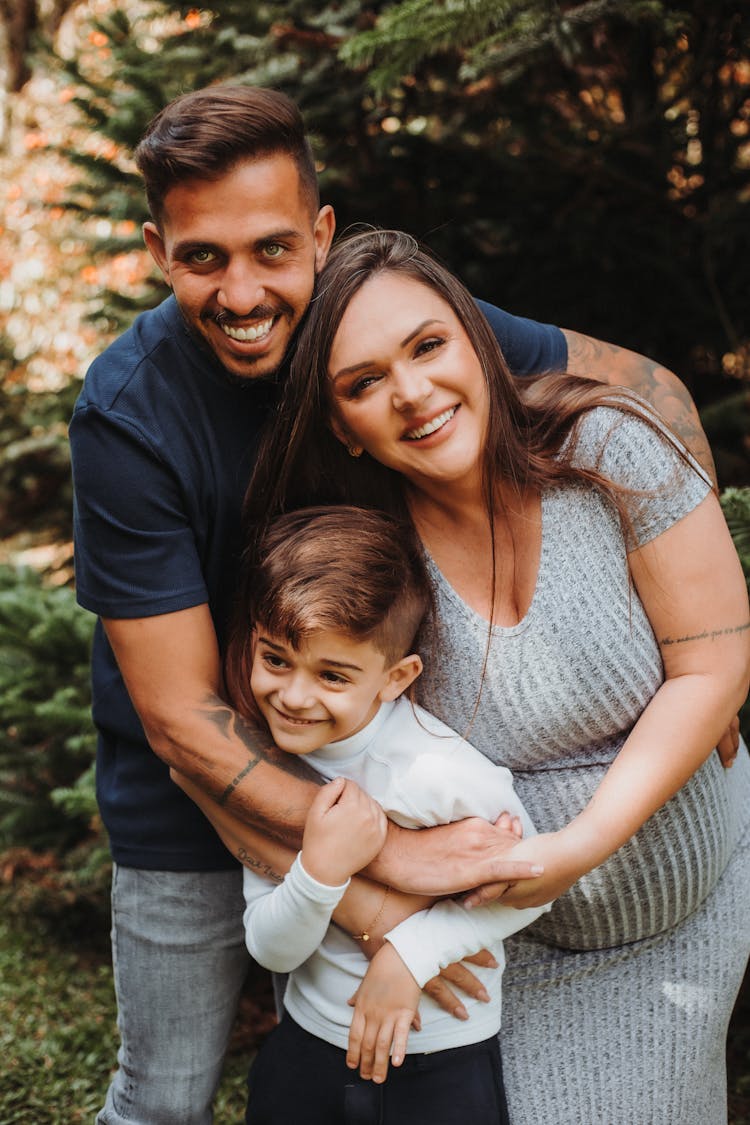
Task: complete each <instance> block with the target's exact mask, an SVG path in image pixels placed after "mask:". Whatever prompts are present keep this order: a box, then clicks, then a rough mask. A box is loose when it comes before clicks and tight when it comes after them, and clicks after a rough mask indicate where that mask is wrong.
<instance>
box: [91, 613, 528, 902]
mask: <svg viewBox="0 0 750 1125" xmlns="http://www.w3.org/2000/svg"><path fill="white" fill-rule="evenodd" d="M104 626H105V629H106V632H107V637H108V638H109V641H110V644H111V645H112V648H113V651H114V653H115V656H116V658H117V662H118V664H119V666H120V671H121V672H122V676H123V679H124V681H125V685H126V687H127V690H128V693H129V694H130V698H131V700H132V702H133V705H134V707H135V709H136V711H137V712H138V715H139V717H140V719H141V722H142V723H143V727H144V730H145V732H146V737H147V739H148V741H149V744H150V746H151V748H152V749H153V750H154V751H155V753H156V754H157V755H158V756H159V757H160V758H161V759H162V760H163V761H164V762H166V764H167V765H168V766H170V768H172V769H174V770H176V771H178V772H179V773H181V774H183V775H184V776H185V777H187V778H188V779H189V780H190V781H191V782H192V783H193V784H194V785H196V786H197V787H198V788H199V789H200V790H202V791H203V792H204V793H206V794H207V795H208V796H209V797H210V798H211V799H212V800H213V801H214V802H215V803H216V804H217V805H218V806H219V807H220V808H221V807H225V808H226V809H227V810H229V811H231V812H232V813H233V815H234V817H235V818H236V820H237V821H238V822H240V823H241V824H246V825H254V826H255V827H256V828H258V829H260V830H261V832H263V833H264V834H265V835H267V836H270V837H272V838H273V839H274V840H277V841H280V842H281V843H283V844H285V845H287V846H288V847H291V848H293V849H294V850H295V851H297V850H299V848H300V847H301V845H302V834H303V831H304V826H305V820H306V817H307V813H308V810H309V808H310V805H311V804H312V801H313V798H314V797H315V794H316V792H317V787H318V786H319V785H320V784H321V783H322V779H321V777H320V775H319V774H317V773H315V772H314V771H313V770H312V769H310V767H308V766H307V765H306V764H305V763H304V762H303V761H302V760H301V759H300V758H299V757H298V756H296V755H291V754H284V753H282V752H281V751H279V750H277V749H276V747H275V746H274V745H273V743H272V742H271V741H270V738H269V736H268V734H267V733H265V732H264V731H261V730H258V729H257V728H256V727H254V726H252V725H251V724H250V723H249V722H247V721H246V720H245V719H243V718H242V717H241V716H240V715H239V714H238V713H237V712H236V711H235V710H234V709H233V708H232V707H230V706H229V705H228V704H227V703H226V702H225V701H224V700H223V699H222V696H221V691H222V682H221V664H220V658H219V650H218V644H217V641H216V634H215V632H214V626H213V621H212V619H211V614H210V612H209V609H208V606H207V605H199V606H195V607H194V608H192V609H186V610H179V611H177V612H175V613H169V614H161V615H158V616H155V617H141V618H133V619H117V620H115V619H108V620H105V622H104ZM515 842H516V840H515V837H514V836H513V834H512V833H510V832H507V831H503V830H502V829H496V828H494V827H493V826H492V825H489V824H487V823H486V822H484V821H482V820H479V819H472V820H466V821H462V822H461V823H459V824H457V825H446V826H445V827H442V828H435V829H429V830H428V831H426V832H420V833H416V832H411V831H409V830H408V829H402V828H398V827H397V826H396V825H390V826H389V829H388V839H387V841H386V845H385V847H384V848H383V851H382V852H381V854H380V856H379V857H378V858H377V860H375V862H374V863H373V864H371V865H370V866H369V867H368V869H367V872H368V874H370V875H371V876H372V877H373V878H375V879H378V880H380V881H381V882H384V883H388V884H390V885H391V886H394V887H398V888H400V889H401V890H405V891H415V892H418V893H421V894H428V895H436V894H452V893H455V892H458V891H461V890H467V889H469V888H471V887H475V886H478V885H479V884H481V883H490V882H495V881H501V882H502V881H517V880H518V879H522V878H526V877H529V876H530V875H531V874H533V872H532V864H529V863H526V862H517V861H513V862H510V863H506V862H505V860H504V858H503V856H504V853H505V852H506V851H507V850H509V849H510V847H512V846H513V844H514V843H515ZM254 848H255V842H253V845H252V849H254ZM252 849H249V850H251V854H254V852H253V850H252Z"/></svg>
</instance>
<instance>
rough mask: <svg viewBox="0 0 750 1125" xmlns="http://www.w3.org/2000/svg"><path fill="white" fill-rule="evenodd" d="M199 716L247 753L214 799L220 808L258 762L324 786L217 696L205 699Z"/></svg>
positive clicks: (309, 767)
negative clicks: (241, 764)
mask: <svg viewBox="0 0 750 1125" xmlns="http://www.w3.org/2000/svg"><path fill="white" fill-rule="evenodd" d="M198 713H199V715H200V716H201V718H203V719H204V720H206V721H208V722H209V723H212V724H213V725H214V726H215V727H216V728H217V730H219V732H220V733H221V734H222V736H223V737H224V738H225V739H226V740H227V741H228V742H231V741H239V742H241V743H242V744H243V746H244V747H245V749H246V750H247V756H248V760H247V765H246V766H244V767H243V768H242V769H241V770H240V771H239V773H238V774H237V775H236V777H234V778H232V780H231V781H230V783H229V785H227V787H226V788H225V789H224V790H223V792H222V793H221V794H220V795H219V796H217V797H216V801H217V803H218V804H219V805H222V806H223V805H225V804H226V803H227V801H228V800H229V798H230V797H231V796H232V794H233V793H234V791H235V789H236V788H237V786H238V785H239V784H240V782H241V781H243V780H244V778H246V777H247V775H248V774H249V773H250V771H251V770H254V769H255V767H256V766H257V765H258V764H259V763H260V762H267V763H268V764H269V765H273V766H276V767H277V768H278V769H280V770H283V771H284V773H287V774H289V775H290V776H292V777H297V778H300V779H301V780H304V781H314V782H315V783H316V784H317V785H324V784H325V778H322V777H321V776H320V774H319V773H318V772H317V770H314V769H313V768H312V767H311V766H308V765H306V764H305V763H304V762H303V761H301V760H300V759H299V758H298V757H297V755H296V754H284V753H283V751H281V750H279V749H278V748H277V747H276V746H274V745H273V743H272V742H271V741H270V735H269V734H268V733H267V732H266V731H264V730H262V729H261V728H260V727H258V726H254V725H253V724H252V723H251V722H249V721H248V720H247V719H245V718H243V717H242V715H240V714H238V712H237V711H235V710H234V709H233V708H232V707H230V706H229V705H228V704H226V703H224V702H223V700H221V699H219V698H218V696H215V695H209V696H207V697H206V699H205V702H204V705H203V707H201V708H200V710H199V712H198Z"/></svg>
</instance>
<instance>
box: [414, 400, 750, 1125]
mask: <svg viewBox="0 0 750 1125" xmlns="http://www.w3.org/2000/svg"><path fill="white" fill-rule="evenodd" d="M575 456H576V460H577V461H578V463H579V464H582V465H587V466H596V467H597V468H599V469H600V470H601V471H602V472H604V474H605V475H606V476H608V477H609V478H610V479H611V480H613V481H615V482H617V483H620V484H623V485H626V486H627V487H629V488H633V489H638V490H640V491H639V493H638V494H637V495H634V496H631V497H630V499H629V501H628V512H629V515H630V518H631V521H632V534H633V536H634V538H635V540H636V541H637V542H638V543H640V544H643V543H645V542H647V541H648V540H650V539H652V538H654V537H655V536H656V535H658V534H660V533H661V532H662V531H665V530H666V529H667V528H668V527H670V526H671V525H672V524H673V523H675V522H676V521H677V520H679V519H680V518H681V517H682V516H684V515H686V514H687V513H688V512H689V511H691V510H692V509H693V508H694V507H695V506H696V505H697V504H698V503H699V502H700V501H701V500H702V499H703V498H704V497H705V495H706V493H707V491H708V485H707V483H706V482H705V480H704V479H703V477H702V476H701V475H699V473H698V472H696V471H694V470H693V469H692V468H690V467H688V466H687V465H685V463H684V462H683V461H682V460H681V459H680V458H679V457H678V456H677V454H676V453H675V452H674V450H673V449H672V448H671V446H670V445H669V444H668V443H667V442H666V441H665V439H664V438H663V437H662V436H661V435H660V434H657V433H656V432H655V431H654V430H653V429H652V428H651V427H650V426H648V425H647V424H646V423H644V422H642V421H640V420H638V419H634V418H632V417H631V416H628V415H626V414H624V413H623V412H621V411H619V410H616V409H612V408H599V409H596V410H595V411H592V412H591V413H590V414H589V415H588V416H587V417H586V418H585V420H584V422H583V424H582V426H581V428H580V433H579V435H578V438H577V443H576V455H575ZM629 534H630V533H629ZM430 565H431V571H432V576H433V580H434V582H435V586H436V592H437V607H438V614H437V618H438V625H437V627H436V631H435V632H436V635H435V636H434V637H433V638H432V642H433V643H431V644H428V645H427V646H426V650H425V651H426V653H428V659H427V661H426V665H427V670H426V673H425V678H424V684H423V687H422V698H421V700H420V702H422V703H423V704H424V705H425V706H426V707H427V708H428V709H429V710H430V711H432V712H434V713H435V714H437V715H438V716H439V717H440V718H441V719H443V720H444V721H445V722H446V723H448V724H449V725H450V726H451V727H453V728H454V729H455V730H457V731H460V732H465V731H466V729H467V724H468V722H469V720H470V718H471V716H472V714H473V712H474V708H475V703H476V698H477V691H478V687H479V683H480V679H481V669H482V663H483V659H484V653H485V649H486V644H487V635H488V625H487V623H486V621H484V620H483V619H482V618H480V617H479V616H478V615H477V614H476V613H475V612H474V611H473V610H472V609H470V608H469V607H468V606H467V605H466V604H465V603H464V602H463V601H462V599H461V598H459V597H458V595H457V594H456V592H455V591H454V590H453V589H452V587H451V586H449V584H448V583H447V582H446V580H445V579H444V577H443V576H442V574H441V573H440V572H439V570H438V569H437V568H436V567H435V566H434V564H432V562H431V560H430ZM435 642H436V643H435ZM662 679H663V669H662V663H661V658H660V654H659V649H658V647H657V644H656V640H655V637H654V634H653V631H652V629H651V626H650V624H649V622H648V619H647V617H646V615H645V613H644V610H643V607H642V605H641V603H640V601H639V599H638V596H637V594H636V593H635V591H634V590H633V588H632V585H631V584H630V583H629V578H628V569H627V564H626V547H625V537H624V535H623V532H622V530H621V526H620V522H619V519H618V516H617V514H616V512H615V511H614V509H613V507H612V505H611V504H609V503H608V502H607V501H606V500H605V499H604V498H603V497H602V495H601V494H600V493H599V492H598V491H597V490H596V489H594V488H589V487H588V486H580V485H576V486H562V487H557V488H553V489H550V490H548V491H546V492H545V493H544V495H543V497H542V548H541V558H540V564H539V574H538V578H537V584H536V590H535V593H534V597H533V600H532V603H531V606H530V608H529V610H528V613H527V614H526V616H525V617H524V619H523V620H522V621H520V622H519V623H518V624H517V625H514V626H511V627H507V628H506V627H501V626H498V627H493V629H492V641H491V648H490V653H489V660H488V665H487V670H486V675H485V681H484V684H483V688H482V694H481V700H480V705H479V708H478V711H477V714H476V717H475V719H474V722H473V724H472V726H471V731H470V733H469V735H468V737H469V740H470V741H471V742H472V743H473V744H474V745H475V746H477V747H478V748H479V749H480V750H481V751H482V752H483V753H484V754H486V755H487V756H488V757H489V758H491V759H492V760H493V761H496V762H499V763H501V764H503V765H506V766H509V767H510V768H511V769H512V770H513V772H514V775H515V779H516V789H517V791H518V794H519V796H520V797H521V799H522V800H523V802H524V804H525V806H526V808H527V809H528V811H529V813H530V815H531V817H532V819H533V820H534V822H535V824H536V826H537V828H538V829H539V831H540V832H545V831H554V830H557V829H559V828H562V827H563V826H564V825H565V824H566V823H568V821H570V820H571V819H572V818H573V817H574V816H575V815H576V814H577V813H578V812H579V811H580V810H581V809H582V808H583V807H584V806H585V805H586V804H587V802H588V800H589V798H590V797H591V795H592V793H593V791H594V790H595V789H596V787H597V785H598V784H599V782H600V780H601V778H602V776H603V774H604V773H605V771H606V770H607V768H608V766H609V764H610V763H611V761H612V759H613V758H614V757H615V756H616V754H617V752H618V750H619V748H620V747H621V746H622V744H623V742H624V741H625V738H626V737H627V734H628V732H629V730H630V728H631V727H632V726H633V724H634V723H635V721H636V720H637V718H638V717H639V715H640V713H641V712H642V711H643V709H644V707H645V706H646V704H647V703H648V702H649V700H650V699H651V697H652V696H653V695H654V693H655V692H656V691H657V689H658V688H659V685H660V684H661V682H662ZM749 859H750V760H749V759H748V754H747V750H746V749H745V748H744V747H742V748H741V750H740V754H739V756H738V759H737V762H736V764H735V765H734V766H733V768H732V769H731V770H730V771H728V772H725V771H724V769H723V767H722V766H721V764H720V762H719V759H718V755H717V754H715V753H712V754H711V757H710V758H709V760H708V761H707V762H706V763H705V764H704V765H703V766H702V767H701V769H700V770H698V772H697V773H696V774H695V775H694V776H693V777H692V778H691V780H690V781H689V782H688V783H687V784H686V785H685V786H684V788H683V789H682V790H681V791H680V792H679V793H678V794H677V796H676V797H674V798H673V799H672V800H671V801H670V802H669V803H668V804H667V805H666V806H665V807H664V808H663V809H661V810H660V811H659V812H658V813H656V814H655V815H654V816H653V817H651V819H650V820H649V821H648V822H647V823H646V825H644V827H643V828H642V829H641V830H640V831H639V832H638V834H637V835H636V836H635V837H634V838H633V839H632V840H631V841H630V842H629V843H628V844H627V845H626V846H625V847H624V848H622V849H621V850H620V851H619V852H617V853H616V854H615V855H614V856H612V857H611V858H610V859H609V860H607V862H606V863H604V864H602V865H601V866H600V867H598V868H596V869H595V870H594V871H592V872H591V873H590V874H589V875H587V876H585V877H584V878H582V879H581V880H579V882H578V883H576V884H575V885H574V886H573V887H572V888H571V889H570V890H569V891H568V892H567V893H566V894H565V895H563V896H562V897H561V898H560V899H558V900H557V902H556V903H555V904H554V906H553V908H552V911H551V913H550V914H548V915H545V916H544V917H543V918H542V919H540V920H539V921H538V922H536V923H535V924H534V925H533V926H532V927H530V928H529V929H528V930H525V931H523V932H522V933H521V934H519V935H517V936H516V937H515V938H511V939H510V940H509V941H508V942H507V945H506V951H507V955H508V967H507V969H506V974H505V981H504V988H503V991H504V1000H503V1029H502V1033H501V1045H502V1052H503V1066H504V1072H505V1081H506V1087H507V1093H508V1103H509V1106H510V1115H511V1122H512V1125H673V1123H674V1125H678V1123H679V1125H725V1122H726V1078H725V1059H724V1051H725V1038H726V1028H727V1023H728V1021H729V1017H730V1014H731V1011H732V1007H733V1004H734V1000H735V997H736V994H737V990H738V988H739V985H740V983H741V980H742V975H743V972H744V969H745V965H746V963H747V958H748V953H749V952H750V865H749V864H748V860H749Z"/></svg>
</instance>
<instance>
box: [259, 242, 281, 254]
mask: <svg viewBox="0 0 750 1125" xmlns="http://www.w3.org/2000/svg"><path fill="white" fill-rule="evenodd" d="M263 253H264V254H265V255H266V257H267V258H279V257H280V256H281V255H282V254H283V253H284V247H283V246H281V245H280V244H279V243H278V242H271V243H269V245H268V246H266V247H265V248H264V251H263Z"/></svg>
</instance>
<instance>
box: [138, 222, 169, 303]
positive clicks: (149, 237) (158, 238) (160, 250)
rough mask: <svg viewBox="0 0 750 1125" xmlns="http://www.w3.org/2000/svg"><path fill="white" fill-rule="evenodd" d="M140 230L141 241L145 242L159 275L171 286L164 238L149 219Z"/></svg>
mask: <svg viewBox="0 0 750 1125" xmlns="http://www.w3.org/2000/svg"><path fill="white" fill-rule="evenodd" d="M142 230H143V241H144V242H145V243H146V246H147V248H148V252H149V254H150V255H151V257H152V258H153V259H154V261H155V262H156V264H157V266H158V267H159V269H160V270H161V275H162V277H163V278H164V280H165V281H166V283H167V285H169V286H170V288H171V285H172V282H171V281H170V279H169V261H168V258H167V250H166V247H165V245H164V238H163V237H162V234H161V232H160V231H159V228H158V227H157V225H156V223H152V222H150V221H149V222H148V223H144V224H143V227H142Z"/></svg>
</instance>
